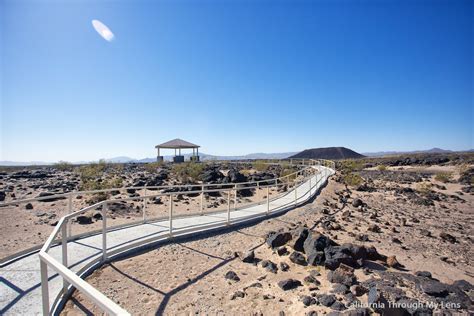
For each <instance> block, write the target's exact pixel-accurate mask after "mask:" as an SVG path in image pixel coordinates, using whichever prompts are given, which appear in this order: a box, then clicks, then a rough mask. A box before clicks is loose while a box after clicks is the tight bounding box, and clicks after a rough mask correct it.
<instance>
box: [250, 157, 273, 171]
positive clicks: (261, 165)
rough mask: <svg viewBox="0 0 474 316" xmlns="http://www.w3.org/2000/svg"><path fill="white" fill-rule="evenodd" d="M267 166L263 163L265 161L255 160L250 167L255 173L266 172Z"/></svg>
mask: <svg viewBox="0 0 474 316" xmlns="http://www.w3.org/2000/svg"><path fill="white" fill-rule="evenodd" d="M268 166H269V165H267V164H266V163H265V160H257V161H254V162H253V164H252V167H253V168H254V169H255V170H257V171H260V172H262V171H266V170H267V169H268Z"/></svg>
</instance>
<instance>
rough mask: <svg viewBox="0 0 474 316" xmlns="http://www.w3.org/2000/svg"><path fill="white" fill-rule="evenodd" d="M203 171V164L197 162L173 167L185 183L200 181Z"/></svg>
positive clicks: (177, 175)
mask: <svg viewBox="0 0 474 316" xmlns="http://www.w3.org/2000/svg"><path fill="white" fill-rule="evenodd" d="M203 169H204V166H203V164H201V163H196V162H184V163H179V164H175V165H173V171H174V173H175V175H176V177H177V178H178V179H179V180H180V181H181V182H183V183H186V182H189V181H191V182H196V181H198V180H200V179H201V174H202V171H203Z"/></svg>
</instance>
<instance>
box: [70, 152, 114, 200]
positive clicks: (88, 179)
mask: <svg viewBox="0 0 474 316" xmlns="http://www.w3.org/2000/svg"><path fill="white" fill-rule="evenodd" d="M108 170H110V172H111V175H109V176H108V177H106V171H108ZM119 170H120V167H118V168H117V166H115V165H114V166H112V165H110V164H107V163H106V162H105V161H104V160H100V161H99V162H97V163H91V164H88V165H85V166H81V167H80V168H79V175H80V177H81V185H80V190H82V191H93V190H105V189H113V188H119V187H121V186H122V185H123V179H122V178H121V177H120V176H119V172H118V171H119ZM108 197H109V194H107V193H104V192H102V193H96V194H94V196H93V197H92V199H91V200H89V202H90V203H97V202H100V201H103V200H106V199H107V198H108Z"/></svg>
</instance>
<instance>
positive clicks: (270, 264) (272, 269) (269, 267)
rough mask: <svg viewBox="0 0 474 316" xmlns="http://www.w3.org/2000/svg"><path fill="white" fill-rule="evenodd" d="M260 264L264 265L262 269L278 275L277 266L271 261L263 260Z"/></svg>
mask: <svg viewBox="0 0 474 316" xmlns="http://www.w3.org/2000/svg"><path fill="white" fill-rule="evenodd" d="M260 264H261V265H262V268H265V270H267V271H269V272H271V273H277V271H278V267H277V265H276V264H275V263H274V262H272V261H270V260H263V261H262V262H261V263H260Z"/></svg>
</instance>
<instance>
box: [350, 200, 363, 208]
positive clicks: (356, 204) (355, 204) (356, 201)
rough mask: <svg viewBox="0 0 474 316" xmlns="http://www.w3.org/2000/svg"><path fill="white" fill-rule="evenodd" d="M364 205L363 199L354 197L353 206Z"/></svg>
mask: <svg viewBox="0 0 474 316" xmlns="http://www.w3.org/2000/svg"><path fill="white" fill-rule="evenodd" d="M362 205H364V202H362V200H361V199H354V200H353V201H352V206H353V207H359V206H362Z"/></svg>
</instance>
